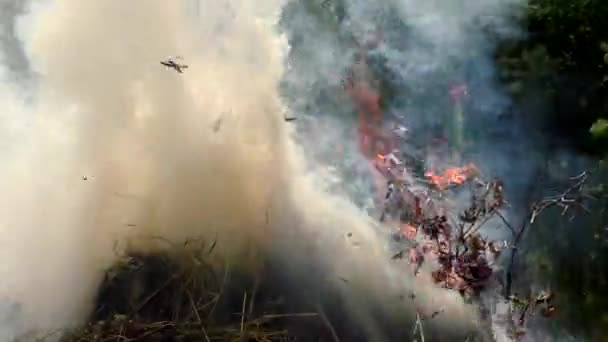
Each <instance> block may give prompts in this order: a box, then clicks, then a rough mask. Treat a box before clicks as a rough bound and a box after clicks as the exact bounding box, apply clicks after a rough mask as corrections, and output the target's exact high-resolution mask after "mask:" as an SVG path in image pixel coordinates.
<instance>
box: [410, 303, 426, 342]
mask: <svg viewBox="0 0 608 342" xmlns="http://www.w3.org/2000/svg"><path fill="white" fill-rule="evenodd" d="M419 329H420V334H419V336H420V340H421V342H424V330H422V320H421V319H420V313H419V312H418V310H416V324H415V325H414V333H413V336H412V338H414V339H415V338H416V333H417V332H418V330H419Z"/></svg>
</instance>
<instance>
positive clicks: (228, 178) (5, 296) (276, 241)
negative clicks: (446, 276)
mask: <svg viewBox="0 0 608 342" xmlns="http://www.w3.org/2000/svg"><path fill="white" fill-rule="evenodd" d="M17 3H20V4H22V5H20V6H23V7H17V6H16V5H15V4H17ZM3 6H9V7H10V6H13V7H12V8H14V9H15V10H14V11H12V12H2V13H3V16H4V17H3V25H4V26H3V27H9V28H11V29H9V30H7V31H6V32H8V33H7V35H6V37H3V39H2V40H1V42H2V56H3V58H2V59H1V60H2V64H1V65H0V70H1V73H0V74H1V76H2V78H3V82H2V85H1V87H2V91H1V92H0V94H1V98H0V101H1V105H2V107H3V113H2V114H3V120H2V124H1V127H0V129H1V130H2V137H3V138H2V142H3V144H2V151H3V156H4V161H3V167H2V169H1V172H2V174H1V176H2V177H0V182H1V185H0V188H2V189H3V190H4V195H3V200H4V202H3V205H2V206H0V208H1V209H0V210H1V211H2V212H1V213H0V217H1V219H0V220H1V221H0V222H1V224H0V250H1V252H0V253H1V257H2V260H3V262H2V264H1V266H0V276H1V277H2V279H3V281H2V283H1V285H0V298H1V300H2V302H1V303H3V305H2V306H1V307H0V313H1V314H2V320H1V321H0V331H2V334H3V336H2V339H3V340H10V339H11V338H14V337H16V336H23V335H24V334H32V335H30V337H32V336H34V335H40V334H44V333H46V332H49V331H52V330H54V329H58V328H64V327H68V326H72V325H77V324H80V323H82V322H83V320H85V319H86V317H87V314H88V311H89V310H90V308H91V304H92V300H93V296H94V294H95V291H96V287H97V286H98V285H99V281H100V279H101V276H102V274H103V271H104V269H105V268H106V267H108V266H109V265H111V264H112V262H113V261H115V260H116V258H117V251H121V250H122V249H124V248H125V246H127V245H128V246H131V247H132V248H136V249H138V250H139V251H150V250H154V249H155V248H160V247H162V246H161V245H159V244H158V243H153V240H150V239H147V237H150V236H161V237H164V238H166V239H171V240H183V239H185V238H188V237H191V236H200V235H203V236H206V237H211V236H215V235H216V234H217V235H218V241H219V242H218V251H219V253H220V255H221V256H222V257H223V258H224V259H227V260H231V261H232V262H238V260H248V256H250V255H252V253H254V252H255V251H257V250H259V249H264V248H271V249H273V250H276V251H277V252H278V253H279V254H281V255H282V257H283V258H286V259H288V260H293V262H294V265H300V266H301V267H302V268H303V269H304V268H306V267H311V266H310V265H309V264H310V263H316V264H317V265H316V266H312V267H314V268H315V269H317V270H319V271H318V272H319V274H320V275H323V276H324V277H325V278H327V279H329V280H326V281H325V282H326V283H327V284H328V285H327V286H329V287H335V290H336V291H337V293H339V294H340V295H341V296H342V297H343V298H344V299H345V301H346V302H348V303H349V304H348V305H349V307H351V309H352V312H353V313H354V315H355V316H356V317H355V318H356V319H358V320H360V322H361V323H362V325H364V326H365V327H366V331H367V333H368V334H369V335H370V336H372V337H375V338H376V339H375V340H378V338H379V340H383V337H382V336H384V334H385V332H383V331H382V329H381V328H380V325H379V324H380V322H379V320H380V319H381V318H378V317H371V312H370V310H369V309H368V306H366V305H368V304H369V303H370V302H373V303H375V304H374V305H375V306H376V307H378V308H381V309H380V310H382V312H384V313H385V314H389V313H391V314H394V317H397V320H401V318H403V319H407V317H410V318H411V316H412V314H413V308H410V307H408V305H407V304H400V303H396V301H395V298H396V297H397V296H398V295H399V294H402V293H404V292H407V291H412V290H413V289H419V291H418V292H419V293H418V297H419V298H420V299H421V300H422V301H425V300H426V302H427V303H431V304H427V305H431V306H432V305H435V304H437V302H440V303H441V306H442V307H443V309H444V310H445V311H446V317H449V319H450V321H451V323H450V324H449V326H450V327H451V328H454V329H456V330H458V331H461V332H463V331H465V327H467V326H469V327H470V326H471V325H472V324H473V323H470V322H472V320H473V318H474V317H475V314H474V310H473V309H472V308H469V307H467V306H465V305H464V304H462V302H461V300H460V299H459V298H458V297H457V295H454V294H451V293H448V292H445V291H443V290H440V289H437V290H435V289H433V287H432V286H429V285H430V283H429V281H428V280H426V279H427V278H417V279H412V278H411V277H410V276H408V275H404V273H403V271H402V270H397V269H395V268H394V267H392V266H390V265H388V264H387V262H386V261H385V260H386V255H385V253H384V252H383V242H382V240H381V239H380V238H379V237H378V236H377V235H376V234H375V233H374V224H373V222H372V220H371V219H369V218H368V217H367V216H366V215H364V214H363V213H362V212H361V211H359V210H358V209H357V208H356V207H355V206H354V205H353V204H352V203H350V201H348V200H347V199H346V198H344V197H341V196H337V195H331V194H329V193H327V192H325V191H323V189H322V188H320V187H318V186H317V184H318V179H319V178H318V177H319V176H318V175H316V174H315V173H311V172H309V170H311V166H310V165H309V164H308V162H307V158H305V157H304V156H303V153H302V152H301V150H300V146H299V145H298V143H297V142H296V141H295V140H294V139H293V138H292V137H291V136H292V132H290V130H289V128H287V127H286V124H285V122H283V115H284V114H283V113H284V111H285V109H283V108H282V104H281V101H280V98H279V96H278V86H279V82H280V80H281V77H282V75H283V72H284V70H283V65H284V64H283V57H284V55H285V51H286V48H287V46H286V44H285V42H284V40H282V38H281V36H280V35H279V34H278V33H276V31H275V29H274V24H275V22H276V21H277V18H278V16H279V13H280V11H281V6H282V3H281V1H279V0H264V1H257V2H251V1H242V0H232V1H227V0H226V1H200V2H194V1H193V2H185V1H184V2H175V1H174V2H167V1H160V0H146V1H143V0H141V1H139V0H138V1H135V0H134V1H121V0H107V1H95V2H93V1H79V0H55V1H30V2H28V3H24V2H22V1H21V2H18V1H3ZM7 8H8V7H7ZM21 13H23V14H21ZM168 55H180V56H183V57H184V59H183V62H184V63H186V64H188V65H189V67H188V69H186V70H185V73H184V74H178V73H175V72H174V71H173V70H169V69H165V68H164V67H163V66H162V65H160V64H159V61H160V60H162V59H164V58H166V57H167V56H168ZM347 231H349V232H352V233H353V237H354V238H356V239H358V241H360V243H361V246H360V247H359V248H353V247H352V245H351V244H350V242H349V241H345V240H344V239H343V237H344V234H345V233H346V232H347ZM289 247H293V248H291V249H290V248H289ZM311 250H313V251H314V252H315V257H314V258H308V255H309V254H307V253H309V252H310V251H311ZM241 266H242V267H245V268H246V267H249V266H250V265H247V262H246V261H241ZM336 272H340V274H341V275H342V276H344V277H348V278H349V279H350V288H349V289H342V288H340V287H339V286H338V285H336V284H334V283H333V282H332V281H333V280H332V279H333V277H334V274H335V273H336ZM293 276H294V277H296V279H298V277H301V278H302V279H306V274H304V272H302V273H299V272H298V271H297V270H295V271H294V272H293ZM319 283H324V280H319ZM406 290H407V291H406ZM362 294H364V296H362ZM357 298H359V299H357ZM361 298H366V299H365V300H364V299H361ZM431 298H432V299H433V300H431ZM429 310H430V309H429ZM402 322H403V321H401V323H400V324H402ZM433 324H443V325H446V326H447V324H446V322H445V321H444V320H443V319H442V318H440V319H438V320H437V323H433ZM405 330H409V328H408V329H405ZM408 333H409V332H408ZM372 334H375V335H372ZM372 339H374V338H372Z"/></svg>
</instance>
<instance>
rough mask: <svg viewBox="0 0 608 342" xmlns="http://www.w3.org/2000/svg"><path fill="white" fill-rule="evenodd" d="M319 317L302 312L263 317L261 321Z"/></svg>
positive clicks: (311, 313)
mask: <svg viewBox="0 0 608 342" xmlns="http://www.w3.org/2000/svg"><path fill="white" fill-rule="evenodd" d="M314 316H319V314H318V313H316V312H303V313H293V314H276V315H264V316H262V317H261V319H274V318H288V317H314Z"/></svg>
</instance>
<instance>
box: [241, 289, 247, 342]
mask: <svg viewBox="0 0 608 342" xmlns="http://www.w3.org/2000/svg"><path fill="white" fill-rule="evenodd" d="M246 306H247V292H245V294H244V295H243V310H242V311H241V340H243V339H244V335H243V332H244V331H245V308H246Z"/></svg>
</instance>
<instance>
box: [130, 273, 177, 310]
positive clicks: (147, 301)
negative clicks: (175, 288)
mask: <svg viewBox="0 0 608 342" xmlns="http://www.w3.org/2000/svg"><path fill="white" fill-rule="evenodd" d="M177 278H178V274H177V273H173V274H172V275H171V277H170V278H169V279H167V280H166V281H165V282H164V283H163V284H162V285H161V286H160V287H159V288H158V289H156V291H154V292H152V293H151V294H150V295H149V296H148V297H146V299H144V301H143V302H141V303H140V304H139V305H138V306H137V308H136V309H135V312H139V311H140V310H141V309H143V308H144V307H145V306H146V305H147V304H148V303H149V302H150V301H151V300H152V299H153V298H154V297H156V296H157V295H158V294H159V293H160V292H161V291H162V290H164V289H165V288H166V287H167V286H169V284H171V282H173V281H174V280H175V279H177Z"/></svg>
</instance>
